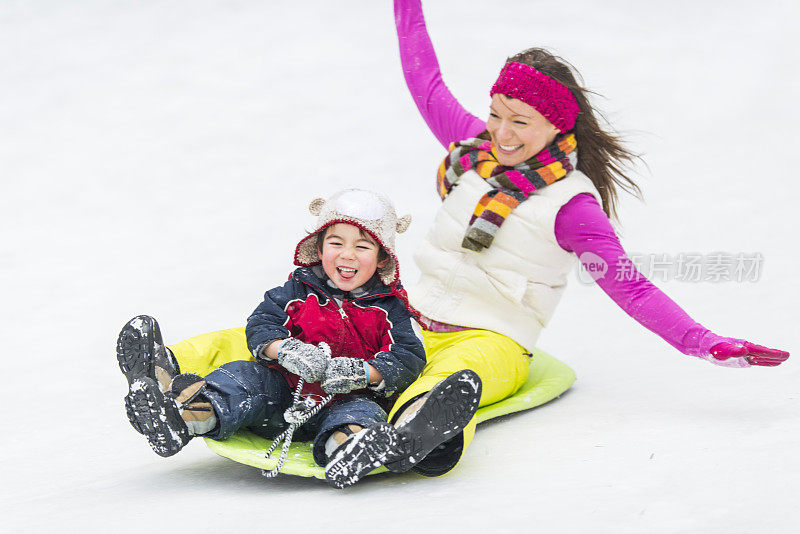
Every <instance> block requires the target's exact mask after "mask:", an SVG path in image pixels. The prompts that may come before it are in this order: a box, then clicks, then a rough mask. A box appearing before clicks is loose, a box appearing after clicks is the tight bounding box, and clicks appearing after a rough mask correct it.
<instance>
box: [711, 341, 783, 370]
mask: <svg viewBox="0 0 800 534" xmlns="http://www.w3.org/2000/svg"><path fill="white" fill-rule="evenodd" d="M788 357H789V353H788V352H786V351H784V350H778V349H771V348H769V347H764V346H762V345H756V344H755V343H750V342H749V341H742V342H728V341H723V342H722V343H717V344H716V345H714V346H713V347H711V354H709V355H708V356H706V357H705V359H706V360H708V361H710V362H711V363H713V364H716V365H722V366H724V367H750V366H751V365H762V366H766V367H774V366H776V365H780V364H781V363H783V362H784V361H786V359H787V358H788Z"/></svg>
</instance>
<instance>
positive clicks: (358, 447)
mask: <svg viewBox="0 0 800 534" xmlns="http://www.w3.org/2000/svg"><path fill="white" fill-rule="evenodd" d="M400 454H402V449H401V448H400V438H399V436H398V434H397V430H395V428H394V427H393V426H392V425H390V424H389V423H378V424H376V425H374V426H371V427H369V428H368V429H366V430H365V431H364V432H363V433H362V434H359V435H357V436H355V437H352V438H350V439H349V440H348V441H347V442H345V443H344V444H343V445H342V448H341V449H340V450H336V451H335V452H334V453H333V455H332V459H331V461H330V462H328V465H326V466H325V479H326V480H327V481H328V483H329V484H330V485H332V486H335V487H337V488H340V489H342V488H346V487H348V486H352V485H353V484H355V483H356V482H358V481H359V480H361V478H363V477H364V476H365V475H366V474H367V473H369V472H370V471H372V470H374V469H376V468H378V467H380V466H381V465H383V464H384V463H385V462H386V460H387V459H389V458H392V457H397V456H398V455H400Z"/></svg>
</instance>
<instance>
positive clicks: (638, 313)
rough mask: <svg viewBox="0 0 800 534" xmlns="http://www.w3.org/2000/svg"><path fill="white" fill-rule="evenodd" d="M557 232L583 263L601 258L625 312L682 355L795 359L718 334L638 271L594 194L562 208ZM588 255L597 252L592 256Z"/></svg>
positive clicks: (727, 360)
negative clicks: (693, 316)
mask: <svg viewBox="0 0 800 534" xmlns="http://www.w3.org/2000/svg"><path fill="white" fill-rule="evenodd" d="M555 233H556V239H557V240H558V244H559V245H560V246H561V248H563V249H564V250H566V251H568V252H574V253H575V254H576V255H577V256H578V258H580V259H581V262H582V263H586V262H589V261H592V260H594V261H597V257H599V258H601V259H602V261H603V262H604V263H605V264H606V265H607V266H608V269H607V271H606V272H605V273H604V274H603V275H602V276H598V277H597V278H595V282H596V283H597V285H599V286H600V287H601V288H602V289H603V291H605V293H606V294H607V295H608V296H609V297H611V299H612V300H613V301H614V302H616V303H617V305H619V307H620V308H622V309H623V310H624V311H625V313H627V314H628V315H630V316H631V317H633V318H634V319H635V320H636V321H638V322H639V323H640V324H641V325H642V326H644V327H645V328H647V329H648V330H650V331H652V332H654V333H655V334H657V335H659V336H661V338H662V339H664V341H666V342H667V343H669V344H670V345H672V346H673V347H675V348H676V349H678V350H679V351H681V352H682V353H684V354H689V355H691V356H698V357H700V358H704V359H707V360H709V361H711V362H712V363H716V364H719V365H725V366H729V367H749V366H750V365H768V366H772V365H778V364H779V363H781V362H782V361H784V360H785V359H786V358H788V357H789V354H788V353H786V352H783V351H779V350H775V349H768V348H767V347H761V346H759V345H754V344H752V343H748V342H746V341H744V340H742V339H735V338H727V337H722V336H718V335H717V334H715V333H713V332H712V331H711V330H709V329H707V328H705V327H704V326H703V325H701V324H700V323H697V322H695V321H694V320H693V319H692V318H691V317H689V315H688V314H687V313H686V312H685V311H683V309H682V308H681V307H680V306H678V305H677V304H676V303H675V302H673V301H672V299H670V298H669V297H668V296H667V295H665V294H664V293H663V292H662V291H661V290H660V289H658V288H657V287H656V286H655V285H653V284H652V283H651V282H650V281H649V280H648V279H647V278H645V276H644V275H642V274H641V273H640V272H639V271H638V270H637V269H636V267H635V266H634V265H633V262H632V261H631V260H630V258H628V255H627V254H626V253H625V250H624V249H623V248H622V245H621V244H620V242H619V239H618V238H617V235H616V233H615V232H614V229H613V227H612V226H611V222H610V221H609V220H608V217H607V216H606V214H605V212H604V211H603V208H601V207H600V204H599V203H598V202H597V200H596V199H595V198H594V196H592V195H591V194H588V193H582V194H580V195H577V196H575V197H574V198H572V199H571V200H570V201H569V202H567V203H566V204H565V205H564V206H563V207H562V208H561V210H560V211H559V212H558V215H557V217H556V224H555ZM588 253H591V254H593V255H595V256H589V257H587V256H588ZM587 272H591V271H590V270H588V269H587Z"/></svg>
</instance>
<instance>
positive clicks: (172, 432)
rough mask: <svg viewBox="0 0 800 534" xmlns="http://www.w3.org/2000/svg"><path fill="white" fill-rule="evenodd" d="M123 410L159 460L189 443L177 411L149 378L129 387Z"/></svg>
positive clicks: (136, 381) (185, 428) (187, 433)
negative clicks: (160, 457)
mask: <svg viewBox="0 0 800 534" xmlns="http://www.w3.org/2000/svg"><path fill="white" fill-rule="evenodd" d="M125 409H126V411H127V413H128V418H129V419H130V421H131V424H132V425H133V427H134V428H135V429H136V430H138V431H139V432H140V433H142V434H144V436H145V437H146V438H147V441H148V443H150V447H152V449H153V450H154V451H155V452H156V454H158V455H159V456H164V457H167V456H172V455H173V454H175V453H177V452H178V451H180V450H181V449H182V448H183V446H184V445H186V444H187V443H188V442H189V440H190V439H192V436H191V435H190V434H189V429H188V428H187V426H186V423H184V421H183V419H182V418H181V414H180V412H179V411H178V407H177V406H175V404H174V402H173V401H171V400H170V399H168V398H166V397H165V396H164V394H163V393H161V390H160V389H159V388H158V384H156V382H155V381H154V380H152V379H150V378H147V377H145V378H140V379H138V380H135V381H134V382H133V384H131V387H130V392H129V393H128V394H127V395H126V396H125Z"/></svg>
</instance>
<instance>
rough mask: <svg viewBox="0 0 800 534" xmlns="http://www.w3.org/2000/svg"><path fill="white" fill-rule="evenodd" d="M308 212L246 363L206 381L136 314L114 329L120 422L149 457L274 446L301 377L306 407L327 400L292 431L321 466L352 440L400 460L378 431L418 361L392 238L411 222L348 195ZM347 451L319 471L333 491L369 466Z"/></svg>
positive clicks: (379, 203)
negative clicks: (310, 219)
mask: <svg viewBox="0 0 800 534" xmlns="http://www.w3.org/2000/svg"><path fill="white" fill-rule="evenodd" d="M310 211H311V212H312V213H313V214H314V215H318V216H319V218H318V220H317V225H316V229H315V231H314V232H312V233H311V234H309V235H308V236H306V237H305V238H304V239H302V240H301V241H300V243H299V244H298V245H297V248H296V250H295V256H294V261H295V264H296V265H298V266H300V267H299V268H298V269H296V270H295V271H294V272H293V273H292V275H291V277H290V279H289V281H288V282H286V283H285V284H284V285H283V286H279V287H275V288H273V289H270V290H269V291H267V292H266V294H265V295H264V300H263V302H262V303H261V304H260V305H259V306H258V307H257V308H256V310H255V311H254V312H253V314H252V315H251V316H250V317H249V319H248V320H247V328H246V336H247V345H248V348H249V350H250V351H251V352H252V354H253V356H254V358H255V361H252V360H251V361H234V362H230V363H226V364H225V365H222V366H221V367H219V368H217V369H216V370H214V371H213V372H211V373H210V374H208V375H207V376H205V377H201V376H198V375H196V374H192V373H183V374H178V369H177V367H178V366H177V363H176V361H175V360H174V358H170V354H169V353H168V352H167V350H166V349H165V348H164V347H163V342H162V341H161V336H160V332H159V329H158V325H157V324H156V323H155V321H154V320H153V319H152V318H149V317H147V316H140V317H137V318H134V319H133V320H131V321H130V322H129V323H128V324H127V325H126V326H125V327H124V328H123V330H122V332H121V333H120V341H119V343H118V347H117V356H118V360H119V363H120V367H121V369H122V371H123V373H124V374H125V375H126V377H127V378H128V380H129V384H130V392H129V394H128V395H127V397H126V399H125V402H126V407H127V411H128V416H129V419H130V421H131V424H132V425H133V426H134V428H136V429H137V430H138V431H139V432H140V433H142V434H144V436H145V437H146V438H147V440H148V441H149V443H150V445H151V447H152V448H153V450H154V451H155V452H156V453H158V454H160V455H161V456H171V455H173V454H175V453H177V452H178V451H180V450H181V448H183V446H184V445H186V443H188V442H189V440H191V438H192V437H194V436H203V437H209V438H212V439H218V440H223V439H226V438H228V437H230V436H231V435H232V434H233V433H234V432H236V431H237V430H239V429H240V428H248V429H250V430H251V431H253V432H255V433H257V434H260V435H262V436H264V437H267V438H274V437H275V436H276V435H277V434H279V433H280V432H281V431H282V430H283V429H284V428H285V427H286V424H287V423H286V422H285V421H284V420H283V414H284V411H285V410H286V409H287V408H290V407H291V406H292V393H293V391H294V390H295V388H296V386H297V385H298V383H299V381H300V380H301V379H302V380H303V381H304V384H303V385H302V389H301V395H302V397H304V398H305V399H306V401H307V402H308V401H309V400H311V401H313V403H314V404H318V403H320V402H321V401H322V399H323V398H324V397H325V396H326V395H328V394H332V395H333V399H332V400H331V401H330V402H329V403H328V404H327V405H326V406H325V407H323V408H322V409H321V410H320V411H319V412H318V413H317V414H316V415H314V416H312V417H311V418H310V419H309V420H308V421H307V422H306V423H305V424H303V425H302V426H301V427H300V428H299V429H298V431H297V432H296V434H295V437H296V438H297V439H299V440H309V439H312V440H313V454H314V460H315V461H316V462H317V463H318V464H319V465H325V464H326V463H328V461H329V460H330V459H331V458H333V457H335V455H336V453H337V451H341V450H344V448H346V447H347V445H348V443H354V442H355V441H354V440H350V439H349V437H350V436H352V435H354V434H357V435H358V436H359V440H358V447H359V448H364V447H370V446H371V443H372V441H373V439H377V440H380V441H381V444H380V449H381V450H386V451H387V453H386V454H387V455H390V454H391V455H394V456H398V455H402V454H403V452H402V447H403V445H402V443H399V442H400V441H402V435H401V434H399V433H398V432H395V431H389V432H387V431H386V429H384V428H382V426H381V425H386V426H389V425H388V423H386V419H387V415H386V411H385V409H388V408H389V407H390V404H388V403H387V401H388V400H389V399H390V398H393V397H396V395H397V394H399V393H401V392H402V391H403V390H405V389H406V388H407V387H408V386H409V385H410V384H411V383H412V382H413V381H414V380H415V379H416V378H417V376H419V374H420V372H421V371H422V368H423V366H424V365H425V352H424V348H423V345H422V339H421V335H420V331H419V327H418V325H417V322H416V314H415V312H414V311H413V309H412V308H411V307H410V306H409V304H408V299H407V297H406V293H405V290H403V289H402V287H401V285H400V283H399V269H398V261H397V257H396V256H395V246H394V236H395V231H397V232H403V231H405V229H406V228H407V227H408V224H409V222H410V217H409V216H406V217H402V218H400V219H398V218H397V216H396V214H395V211H394V208H393V207H392V205H391V203H390V202H389V201H388V200H387V199H386V198H385V197H383V196H381V195H378V194H376V193H373V192H369V191H363V190H356V189H351V190H346V191H342V192H339V193H337V194H335V195H333V196H332V197H331V198H330V199H328V200H327V201H324V200H323V199H316V200H314V201H313V202H312V204H311V206H310ZM451 389H452V388H451ZM440 391H442V388H440ZM444 394H445V395H448V394H447V393H444ZM452 397H453V398H452V399H445V400H448V401H449V400H452V401H453V402H455V403H459V402H462V403H463V402H471V403H474V404H477V399H466V398H465V397H464V396H463V395H462V394H460V393H458V392H455V391H454V392H453V394H452ZM441 401H442V399H437V400H436V402H437V403H439V402H441ZM423 408H424V406H423ZM423 411H424V410H423ZM442 424H444V422H442ZM365 429H369V430H365ZM387 436H389V438H387ZM387 439H389V440H391V443H389V442H386V440H387ZM407 446H410V444H407ZM351 449H352V447H351ZM349 452H350V456H349V457H350V458H351V459H352V458H355V460H352V461H350V462H349V463H348V464H346V465H344V464H342V463H341V462H338V463H336V462H331V465H334V464H335V468H333V469H330V465H329V469H327V470H326V476H327V478H328V480H329V481H330V482H331V483H332V484H333V485H335V486H338V487H344V486H347V485H349V484H352V483H354V482H355V481H356V480H358V479H359V478H360V477H361V476H362V475H363V474H366V472H368V471H370V470H372V469H373V468H374V467H375V465H372V464H369V465H368V464H365V463H363V462H360V463H359V462H358V453H357V451H356V452H354V451H352V450H350V451H349ZM373 456H374V455H373ZM370 458H371V459H372V456H371V457H370ZM386 459H387V458H379V459H378V461H381V462H383V461H386ZM373 462H374V460H373Z"/></svg>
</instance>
